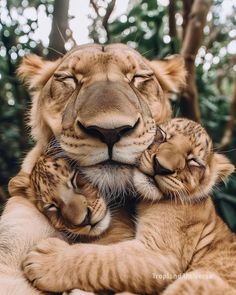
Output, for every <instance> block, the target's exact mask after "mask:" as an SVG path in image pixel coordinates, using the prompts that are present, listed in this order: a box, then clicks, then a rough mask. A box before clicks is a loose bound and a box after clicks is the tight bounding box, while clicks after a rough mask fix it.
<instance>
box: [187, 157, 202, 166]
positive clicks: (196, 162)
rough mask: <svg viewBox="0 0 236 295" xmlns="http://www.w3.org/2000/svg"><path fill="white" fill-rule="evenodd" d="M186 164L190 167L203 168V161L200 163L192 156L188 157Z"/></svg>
mask: <svg viewBox="0 0 236 295" xmlns="http://www.w3.org/2000/svg"><path fill="white" fill-rule="evenodd" d="M188 165H189V166H192V167H199V168H205V165H204V164H203V163H201V162H200V161H199V160H197V159H194V158H192V159H188Z"/></svg>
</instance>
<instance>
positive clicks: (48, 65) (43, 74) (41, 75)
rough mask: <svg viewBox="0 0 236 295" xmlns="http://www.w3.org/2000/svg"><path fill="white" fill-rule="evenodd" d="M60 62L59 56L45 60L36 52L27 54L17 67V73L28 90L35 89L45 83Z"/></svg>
mask: <svg viewBox="0 0 236 295" xmlns="http://www.w3.org/2000/svg"><path fill="white" fill-rule="evenodd" d="M60 62H61V59H60V58H59V59H57V60H55V61H46V60H43V59H42V58H41V57H40V56H38V55H36V54H29V55H27V56H25V57H24V58H23V60H22V62H21V64H20V66H19V67H18V69H17V75H18V77H19V78H20V79H21V80H23V81H24V82H25V83H26V84H27V85H28V87H29V89H30V90H37V89H40V88H41V87H43V86H44V85H45V84H46V83H47V81H48V80H49V78H50V77H51V76H52V74H53V72H54V71H55V70H56V68H57V67H58V65H59V64H60Z"/></svg>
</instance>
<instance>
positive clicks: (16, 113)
mask: <svg viewBox="0 0 236 295" xmlns="http://www.w3.org/2000/svg"><path fill="white" fill-rule="evenodd" d="M235 12H236V4H234V1H233V0H213V1H208V0H204V1H203V0H97V1H96V0H90V1H89V0H70V1H69V0H54V1H53V0H31V1H29V0H23V1H19V0H8V1H6V0H0V167H1V169H0V202H1V203H4V201H5V199H6V198H7V196H8V195H7V189H6V188H7V183H8V181H9V178H10V177H11V176H13V175H14V174H16V173H17V171H18V170H19V167H20V163H21V160H22V158H23V157H24V155H25V153H26V152H27V151H28V150H29V149H30V147H31V146H32V145H33V142H32V141H31V139H30V137H29V130H28V129H27V125H26V121H27V109H29V107H30V96H29V94H28V93H27V91H26V89H25V88H24V87H23V86H22V85H21V83H20V82H19V80H18V79H17V77H16V68H17V65H18V64H19V61H20V59H21V58H22V57H23V56H24V55H25V54H28V53H30V52H34V53H37V54H39V55H41V56H45V57H46V58H49V59H55V58H58V57H59V56H61V55H62V54H63V53H65V52H66V51H67V50H69V49H70V48H72V47H73V46H74V45H75V44H82V43H85V42H99V43H111V42H122V43H127V44H128V45H130V46H132V47H134V48H136V49H138V50H139V51H140V53H141V54H143V55H144V56H145V57H147V58H163V57H165V56H167V55H170V54H175V53H181V54H182V55H183V56H184V57H185V61H186V65H187V68H188V70H189V75H188V85H187V87H186V89H185V90H184V91H183V92H182V93H180V94H173V95H172V104H173V115H174V116H187V117H189V118H192V119H194V120H197V121H200V122H202V124H203V125H204V126H205V127H206V128H207V130H208V131H209V133H210V135H211V136H212V138H213V140H214V143H215V149H216V150H219V151H220V152H223V153H225V154H226V155H227V156H228V157H230V159H231V160H232V162H233V163H234V164H236V130H235V118H236V79H235V73H236V14H235ZM214 200H215V204H216V207H217V209H218V210H219V212H220V214H221V215H222V217H223V218H224V219H225V220H226V221H227V223H228V224H229V225H230V227H231V228H232V229H234V230H236V176H235V175H233V176H232V177H231V178H230V180H229V181H228V182H227V184H226V186H224V187H218V188H216V189H215V192H214Z"/></svg>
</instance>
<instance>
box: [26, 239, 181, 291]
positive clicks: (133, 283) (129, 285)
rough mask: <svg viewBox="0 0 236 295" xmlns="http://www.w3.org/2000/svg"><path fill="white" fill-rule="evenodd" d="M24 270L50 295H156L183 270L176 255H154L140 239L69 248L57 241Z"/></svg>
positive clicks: (40, 248) (40, 249)
mask: <svg viewBox="0 0 236 295" xmlns="http://www.w3.org/2000/svg"><path fill="white" fill-rule="evenodd" d="M23 268H24V273H25V275H26V277H27V278H28V279H29V280H30V281H31V282H32V283H33V285H34V286H35V287H37V288H38V289H40V290H44V291H51V292H64V291H66V290H72V289H76V288H78V289H83V290H86V291H94V290H95V291H101V290H112V291H114V292H122V291H124V290H126V291H128V292H132V293H153V292H158V291H161V290H163V289H164V288H165V287H166V286H167V285H168V284H170V282H172V280H173V279H172V278H173V277H174V276H171V274H179V273H182V271H183V270H182V266H181V264H180V263H179V260H178V259H177V257H175V255H174V254H171V253H165V254H164V255H162V254H160V253H153V252H152V251H150V250H147V249H146V248H145V246H144V245H143V244H142V243H141V242H139V241H137V240H132V241H126V242H121V243H118V244H113V245H108V246H103V245H91V244H76V245H69V244H67V243H65V242H64V241H61V240H59V239H55V238H54V239H53V238H51V239H47V240H44V241H42V242H40V243H39V244H38V245H37V247H36V248H35V249H34V250H33V251H32V252H30V253H29V254H28V256H27V257H26V259H25V261H24V263H23ZM166 274H170V275H169V276H166V277H165V279H163V277H164V275H166ZM154 275H155V276H154Z"/></svg>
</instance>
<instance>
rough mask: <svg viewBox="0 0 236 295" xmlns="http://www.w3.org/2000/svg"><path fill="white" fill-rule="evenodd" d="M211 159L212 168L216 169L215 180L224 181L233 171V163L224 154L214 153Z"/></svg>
mask: <svg viewBox="0 0 236 295" xmlns="http://www.w3.org/2000/svg"><path fill="white" fill-rule="evenodd" d="M212 161H213V163H214V169H216V171H215V172H216V174H217V182H220V181H224V180H225V179H226V178H227V177H228V176H229V175H230V174H232V173H233V172H234V171H235V167H234V165H233V164H231V163H230V161H229V159H228V158H226V157H225V156H224V155H221V154H217V153H215V154H214V155H213V159H212Z"/></svg>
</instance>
